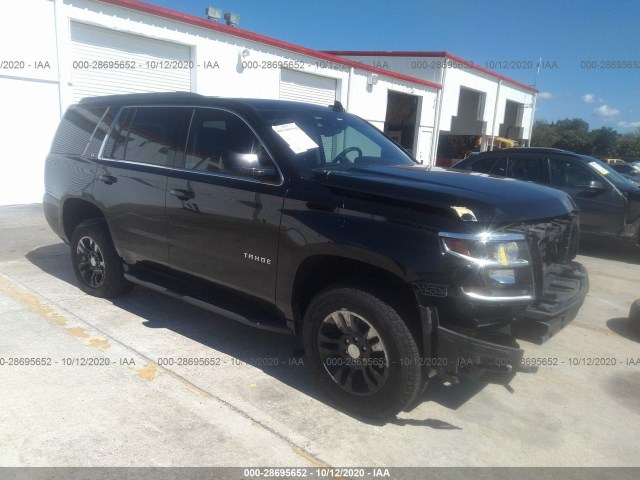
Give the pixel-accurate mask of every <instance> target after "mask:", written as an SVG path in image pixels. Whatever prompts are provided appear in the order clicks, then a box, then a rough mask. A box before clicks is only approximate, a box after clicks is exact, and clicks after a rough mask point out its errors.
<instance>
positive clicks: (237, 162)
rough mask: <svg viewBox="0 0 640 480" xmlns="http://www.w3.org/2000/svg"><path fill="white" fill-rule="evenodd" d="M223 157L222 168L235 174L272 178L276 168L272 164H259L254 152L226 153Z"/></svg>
mask: <svg viewBox="0 0 640 480" xmlns="http://www.w3.org/2000/svg"><path fill="white" fill-rule="evenodd" d="M225 157H226V158H224V157H223V164H224V170H225V171H227V172H229V173H233V174H235V175H243V176H246V177H254V178H274V177H275V176H276V169H275V167H274V166H273V165H265V166H263V165H260V161H259V160H258V155H256V154H255V153H228V154H226V155H225Z"/></svg>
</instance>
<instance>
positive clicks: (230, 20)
mask: <svg viewBox="0 0 640 480" xmlns="http://www.w3.org/2000/svg"><path fill="white" fill-rule="evenodd" d="M224 19H225V20H226V21H227V25H229V26H230V27H235V26H236V25H238V24H239V23H240V15H238V14H237V13H225V14H224Z"/></svg>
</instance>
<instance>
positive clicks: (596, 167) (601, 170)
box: [589, 162, 609, 175]
mask: <svg viewBox="0 0 640 480" xmlns="http://www.w3.org/2000/svg"><path fill="white" fill-rule="evenodd" d="M589 165H591V166H592V167H593V168H594V169H595V170H597V171H598V172H600V173H601V174H602V175H606V174H607V173H609V170H607V169H606V168H604V167H603V166H602V165H598V163H597V162H589Z"/></svg>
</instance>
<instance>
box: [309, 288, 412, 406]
mask: <svg viewBox="0 0 640 480" xmlns="http://www.w3.org/2000/svg"><path fill="white" fill-rule="evenodd" d="M354 292H357V293H358V295H354V294H353V293H354ZM367 297H368V298H367ZM380 304H382V305H380ZM381 306H382V307H384V308H380V307H381ZM341 309H346V310H349V311H351V312H354V313H356V314H358V315H360V316H362V317H363V318H364V319H365V320H367V322H369V323H370V324H371V325H372V326H373V328H375V329H376V330H377V332H378V334H379V335H380V338H381V339H382V342H383V344H384V347H385V350H386V352H387V360H388V361H389V372H388V377H387V380H386V382H385V384H384V385H383V387H382V388H381V389H380V390H378V391H377V392H375V393H373V394H371V395H369V396H359V395H355V394H351V393H349V392H347V391H345V390H344V389H343V388H342V387H341V386H340V385H338V384H337V383H336V382H335V381H334V380H333V378H332V377H331V375H330V374H329V373H328V372H327V370H326V369H325V367H324V365H323V363H322V359H321V356H320V352H319V348H318V341H317V338H318V331H319V329H320V327H321V325H322V322H323V320H324V319H325V318H326V317H327V316H328V315H329V314H331V313H333V312H336V311H339V310H341ZM390 316H395V317H396V318H395V319H391V318H388V317H390ZM402 327H404V329H405V330H406V331H402V332H401V331H398V330H400V329H402ZM410 335H411V334H410V333H409V330H408V329H407V328H406V326H405V325H404V324H403V323H402V320H401V319H400V317H399V316H398V314H397V313H396V312H395V311H394V310H393V309H392V308H391V307H389V306H388V305H386V304H385V303H384V302H382V301H381V300H379V299H378V298H377V297H374V296H372V295H370V294H368V293H366V292H363V291H361V290H358V289H351V288H337V289H332V290H329V291H325V292H323V293H322V294H319V295H318V296H317V297H316V299H314V300H313V301H312V302H311V304H310V305H309V308H308V309H307V315H306V316H305V321H304V330H303V337H304V338H303V340H304V345H305V352H306V354H307V359H308V362H309V364H310V365H311V369H312V370H313V372H314V374H315V376H316V377H317V378H318V380H319V382H320V384H321V386H322V388H323V389H324V390H325V391H327V393H328V394H329V396H330V397H331V398H332V399H334V400H335V401H336V402H337V403H339V404H341V405H343V406H345V407H347V408H348V409H350V410H353V411H356V412H358V413H361V414H363V415H365V416H374V417H385V416H389V415H393V414H395V413H397V412H398V411H400V410H402V409H403V408H404V407H405V406H406V404H407V403H408V402H410V401H411V400H412V399H413V398H414V397H415V395H416V392H415V391H411V392H406V390H407V388H406V384H407V383H408V382H409V383H415V381H416V379H418V382H417V383H418V386H417V387H415V388H413V389H411V390H417V388H419V386H420V381H419V379H420V376H421V369H420V367H419V353H418V349H417V346H416V345H415V342H413V338H412V337H410ZM408 338H410V339H411V341H410V342H407V339H408ZM403 339H404V340H403ZM407 343H409V344H407Z"/></svg>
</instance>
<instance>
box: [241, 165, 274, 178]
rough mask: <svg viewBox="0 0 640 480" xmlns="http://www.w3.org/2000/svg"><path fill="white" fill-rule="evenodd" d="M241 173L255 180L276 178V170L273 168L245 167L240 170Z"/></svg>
mask: <svg viewBox="0 0 640 480" xmlns="http://www.w3.org/2000/svg"><path fill="white" fill-rule="evenodd" d="M240 173H242V174H243V175H246V176H248V177H255V178H274V177H275V176H276V169H275V168H274V167H272V166H268V167H243V168H241V169H240Z"/></svg>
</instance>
